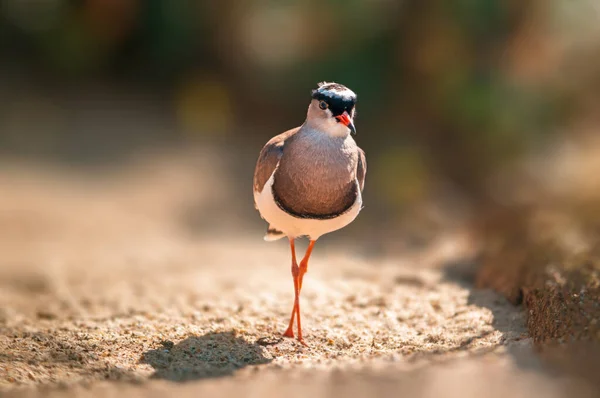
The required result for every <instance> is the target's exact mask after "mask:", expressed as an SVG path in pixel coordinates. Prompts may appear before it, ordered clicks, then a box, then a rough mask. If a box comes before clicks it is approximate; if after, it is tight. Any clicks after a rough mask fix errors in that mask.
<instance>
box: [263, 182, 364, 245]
mask: <svg viewBox="0 0 600 398" xmlns="http://www.w3.org/2000/svg"><path fill="white" fill-rule="evenodd" d="M274 176H275V173H273V174H272V175H271V177H270V178H269V180H268V181H267V183H266V184H265V186H264V187H263V189H262V191H261V192H256V191H255V192H254V201H255V203H256V207H257V208H258V211H259V212H260V215H261V217H262V218H263V219H265V220H266V221H267V222H268V223H269V224H270V225H271V226H273V227H274V228H276V229H278V230H279V231H281V232H283V233H285V234H286V235H287V236H288V237H290V238H298V237H300V236H308V237H309V238H310V239H311V240H317V239H318V238H319V237H321V236H322V235H325V234H327V233H329V232H333V231H336V230H338V229H341V228H344V227H345V226H346V225H348V224H350V223H351V222H352V221H354V219H355V218H356V216H358V213H359V212H360V210H361V208H362V195H361V192H360V189H359V190H358V195H357V197H356V201H355V202H354V204H353V205H352V207H350V208H349V209H348V210H347V211H345V212H344V213H342V214H341V215H339V216H338V217H335V218H331V219H328V220H318V219H310V218H298V217H294V216H292V215H291V214H288V213H286V212H285V211H283V210H282V209H281V208H280V207H279V206H278V205H277V203H275V199H274V198H273V190H272V187H273V180H274ZM356 183H357V184H358V181H356Z"/></svg>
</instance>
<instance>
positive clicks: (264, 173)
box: [254, 127, 300, 192]
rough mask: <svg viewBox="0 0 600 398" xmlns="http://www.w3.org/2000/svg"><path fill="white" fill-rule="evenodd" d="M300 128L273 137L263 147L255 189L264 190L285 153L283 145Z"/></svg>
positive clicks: (256, 172)
mask: <svg viewBox="0 0 600 398" xmlns="http://www.w3.org/2000/svg"><path fill="white" fill-rule="evenodd" d="M298 130H300V127H296V128H294V129H291V130H288V131H286V132H285V133H281V134H279V135H276V136H275V137H273V138H271V139H270V140H269V142H267V144H266V145H265V146H264V147H263V149H262V151H260V155H259V156H258V161H257V162H256V168H255V169H254V191H255V192H262V190H263V187H264V186H265V184H266V183H267V181H268V180H269V178H270V177H271V175H272V174H273V171H275V168H276V167H277V165H278V164H279V159H281V155H282V154H283V147H284V145H285V140H287V139H288V138H290V137H291V136H292V135H294V134H296V133H297V132H298Z"/></svg>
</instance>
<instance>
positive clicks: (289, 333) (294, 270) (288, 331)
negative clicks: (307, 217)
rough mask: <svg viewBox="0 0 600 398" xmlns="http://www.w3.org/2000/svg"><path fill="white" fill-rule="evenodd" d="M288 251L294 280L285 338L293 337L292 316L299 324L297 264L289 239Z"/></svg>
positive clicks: (294, 251) (292, 245) (291, 242)
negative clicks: (292, 301) (292, 304)
mask: <svg viewBox="0 0 600 398" xmlns="http://www.w3.org/2000/svg"><path fill="white" fill-rule="evenodd" d="M290 249H291V250H292V278H293V279H294V296H295V297H294V308H292V315H291V317H290V324H289V326H288V328H287V329H286V331H285V332H284V333H283V335H284V336H285V337H294V331H293V328H294V316H296V315H297V317H298V324H300V311H299V301H300V299H299V295H300V289H299V283H298V275H299V270H298V263H297V262H296V247H295V244H294V239H292V238H290Z"/></svg>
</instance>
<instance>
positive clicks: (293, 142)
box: [253, 82, 367, 345]
mask: <svg viewBox="0 0 600 398" xmlns="http://www.w3.org/2000/svg"><path fill="white" fill-rule="evenodd" d="M356 100H357V96H356V94H355V93H354V91H352V90H350V89H349V88H348V87H346V86H344V85H342V84H338V83H334V82H321V83H318V85H317V88H316V89H314V90H312V91H311V101H310V104H309V106H308V112H307V114H306V119H305V121H304V123H303V124H302V125H300V126H299V127H296V128H293V129H290V130H287V131H285V132H283V133H281V134H279V135H276V136H275V137H273V138H271V139H270V140H269V141H268V142H267V143H266V145H265V146H264V147H263V148H262V150H261V151H260V154H259V157H258V160H257V162H256V167H255V170H254V179H253V192H254V205H255V208H256V209H257V210H258V212H259V213H260V216H261V217H262V218H263V219H264V220H265V221H266V222H267V223H268V228H267V232H266V234H265V236H264V240H266V241H276V240H278V239H281V238H284V237H287V238H288V240H289V244H290V249H291V257H292V266H291V269H292V279H293V282H294V306H293V308H292V314H291V317H290V321H289V325H288V327H287V329H286V330H285V332H284V333H283V336H284V337H290V338H294V337H295V336H294V331H293V328H294V319H296V321H297V339H298V341H299V342H300V343H302V344H303V345H307V344H306V342H305V341H304V338H303V336H302V326H301V321H300V292H301V290H302V281H303V278H304V275H305V274H306V272H307V271H308V261H309V258H310V256H311V254H312V251H313V248H314V246H315V243H316V241H317V240H318V239H319V238H320V237H321V236H323V235H325V234H327V233H330V232H333V231H336V230H339V229H341V228H343V227H345V226H347V225H348V224H350V223H351V222H352V221H354V219H355V218H356V217H357V216H358V213H359V212H360V211H361V210H362V208H363V199H362V193H363V189H364V185H365V176H366V172H367V162H366V156H365V152H364V151H363V150H362V149H360V148H359V147H358V146H357V144H356V142H355V141H354V139H353V138H352V136H353V135H356V128H355V125H354V118H355V117H356ZM302 237H307V238H308V240H309V244H308V248H307V249H306V253H305V254H304V256H303V258H302V260H301V261H300V263H299V264H298V262H297V259H296V248H295V241H296V240H297V239H299V238H302Z"/></svg>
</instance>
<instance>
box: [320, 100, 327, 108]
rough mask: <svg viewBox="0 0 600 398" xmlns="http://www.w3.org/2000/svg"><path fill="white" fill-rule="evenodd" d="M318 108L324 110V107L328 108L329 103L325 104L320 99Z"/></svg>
mask: <svg viewBox="0 0 600 398" xmlns="http://www.w3.org/2000/svg"><path fill="white" fill-rule="evenodd" d="M319 108H321V109H323V110H325V109H327V108H329V105H328V104H327V102H325V101H321V102H319Z"/></svg>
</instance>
